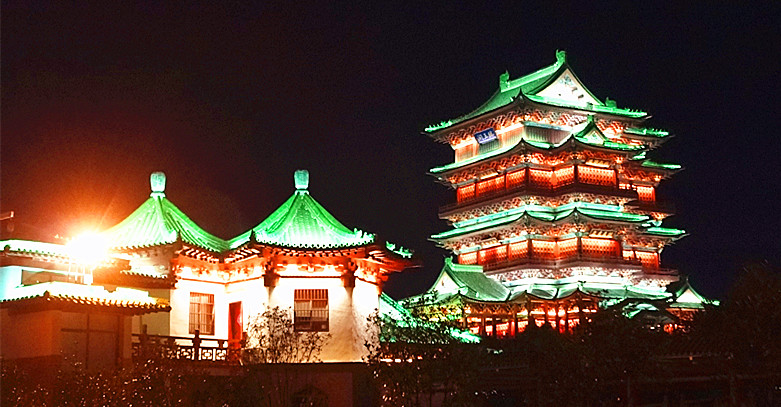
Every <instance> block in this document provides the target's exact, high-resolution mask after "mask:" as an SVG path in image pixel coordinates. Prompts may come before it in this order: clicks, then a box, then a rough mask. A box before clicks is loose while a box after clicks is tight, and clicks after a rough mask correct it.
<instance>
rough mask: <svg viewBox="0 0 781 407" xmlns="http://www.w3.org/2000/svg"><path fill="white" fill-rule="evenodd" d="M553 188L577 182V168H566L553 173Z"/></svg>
mask: <svg viewBox="0 0 781 407" xmlns="http://www.w3.org/2000/svg"><path fill="white" fill-rule="evenodd" d="M553 180H554V182H553V186H554V187H558V186H562V185H569V184H572V183H573V182H575V167H564V168H559V169H558V170H555V171H553Z"/></svg>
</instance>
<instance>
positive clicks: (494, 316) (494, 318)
mask: <svg viewBox="0 0 781 407" xmlns="http://www.w3.org/2000/svg"><path fill="white" fill-rule="evenodd" d="M491 328H493V329H492V332H491V333H492V334H493V335H494V338H498V337H499V335H498V333H497V332H496V311H494V310H491Z"/></svg>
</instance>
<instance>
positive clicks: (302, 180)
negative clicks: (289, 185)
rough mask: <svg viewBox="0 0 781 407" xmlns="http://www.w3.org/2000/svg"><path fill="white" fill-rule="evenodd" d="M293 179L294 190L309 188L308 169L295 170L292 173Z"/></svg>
mask: <svg viewBox="0 0 781 407" xmlns="http://www.w3.org/2000/svg"><path fill="white" fill-rule="evenodd" d="M293 180H294V181H295V184H296V191H306V190H307V188H309V171H307V170H296V172H295V174H293Z"/></svg>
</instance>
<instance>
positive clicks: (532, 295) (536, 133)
mask: <svg viewBox="0 0 781 407" xmlns="http://www.w3.org/2000/svg"><path fill="white" fill-rule="evenodd" d="M648 117H649V116H648V115H647V114H646V113H645V112H642V111H638V110H632V109H626V108H619V107H617V104H616V102H615V101H611V100H609V99H607V100H605V101H604V102H603V101H601V100H599V99H597V98H596V96H594V95H593V94H592V93H591V92H590V91H589V90H588V89H586V87H585V86H584V85H583V84H582V82H581V81H580V80H579V79H578V77H577V76H576V75H575V73H574V72H573V71H572V69H571V68H570V66H569V64H568V62H567V59H566V55H565V54H564V52H557V54H556V63H554V64H553V65H551V66H548V67H546V68H543V69H541V70H538V71H536V72H533V73H531V74H529V75H525V76H522V77H520V78H517V79H512V80H511V79H510V77H509V75H508V74H507V73H505V74H502V75H501V76H500V77H499V89H498V90H497V91H496V92H495V93H494V94H493V95H492V96H491V97H490V98H489V100H488V101H486V102H485V103H484V104H483V105H481V106H480V107H478V108H477V109H475V110H474V111H472V112H470V113H468V114H466V115H463V116H461V117H458V118H456V119H453V120H449V121H445V122H443V123H440V124H439V125H435V126H431V127H429V128H427V129H426V134H427V135H429V136H431V137H432V138H433V139H434V140H436V141H438V142H441V143H446V144H449V145H450V146H451V148H452V149H453V151H454V161H453V162H452V163H449V164H446V165H442V166H439V167H436V168H432V169H431V170H430V171H429V172H430V174H431V175H432V176H434V177H436V178H437V180H438V181H439V182H440V183H442V184H444V185H446V186H448V187H449V188H452V189H453V190H454V192H455V194H454V195H455V199H454V201H453V202H451V203H449V204H447V205H445V206H442V207H441V208H440V211H439V217H440V218H441V219H444V220H447V221H448V223H449V224H450V225H451V228H450V229H448V230H445V231H443V232H441V233H438V234H435V235H433V236H431V239H432V240H433V241H435V242H437V244H439V245H440V246H441V247H443V248H445V249H447V250H449V251H451V252H452V253H453V254H454V261H450V260H449V261H448V263H447V264H446V265H445V267H444V268H443V271H442V274H441V275H440V278H439V279H438V280H437V281H438V283H435V284H434V286H432V288H431V289H430V290H429V292H427V293H425V294H423V295H421V296H417V297H415V298H414V301H407V302H405V305H409V306H412V307H420V306H423V307H429V306H434V307H435V308H436V307H446V308H447V307H448V306H453V307H455V308H454V309H453V310H451V311H450V312H451V315H450V316H449V318H453V315H455V314H452V312H455V313H456V314H457V315H459V316H458V318H462V319H463V324H464V325H466V326H468V327H469V328H470V329H472V330H473V331H475V330H476V332H479V333H481V334H491V333H493V334H494V335H500V333H501V332H505V333H506V332H508V329H510V330H511V331H512V332H517V331H518V330H522V329H523V327H524V326H527V325H528V324H529V323H531V322H532V321H534V323H536V324H538V325H540V324H542V323H545V322H549V323H550V324H552V325H555V327H557V328H560V329H562V330H566V329H569V327H570V326H572V324H576V323H577V322H578V321H580V320H582V319H583V317H584V315H588V313H589V312H593V311H596V310H597V309H598V308H599V307H604V306H609V305H613V304H618V303H621V301H624V300H629V301H630V302H632V303H633V304H635V303H639V302H643V301H663V302H664V301H667V300H669V299H670V298H672V296H673V295H672V294H671V293H669V292H666V290H665V287H666V286H667V285H669V284H670V283H671V282H674V281H676V280H678V274H677V272H676V271H675V270H670V269H665V268H663V267H662V265H661V261H660V255H661V252H662V251H663V249H664V248H665V247H666V246H667V245H669V244H671V243H672V242H674V241H675V240H677V239H679V238H681V237H683V236H684V235H685V232H684V231H683V230H679V229H671V228H666V227H663V226H662V221H663V220H664V219H665V218H666V217H668V216H670V215H671V214H673V212H674V210H673V208H672V206H671V205H669V204H667V203H665V202H663V201H660V200H658V199H657V194H656V189H657V187H658V185H659V183H660V182H661V181H662V180H664V179H666V178H668V177H670V176H671V175H672V174H674V173H675V172H677V171H679V170H680V169H681V166H680V165H677V164H663V163H657V162H654V161H651V160H649V159H648V158H647V157H646V155H647V153H648V152H649V151H651V150H653V149H655V148H656V147H658V146H659V145H661V144H662V143H663V142H664V141H666V140H667V139H668V138H669V136H670V134H669V133H668V132H666V131H663V130H658V129H652V128H649V127H647V126H646V125H645V120H646V119H647V118H648ZM443 282H444V283H443ZM499 287H503V289H504V291H502V290H501V289H500V288H499ZM486 290H488V291H486ZM500 291H502V292H501V293H500ZM489 292H490V293H489ZM662 308H663V307H662ZM432 309H433V308H432ZM541 321H542V322H541ZM503 327H504V328H503Z"/></svg>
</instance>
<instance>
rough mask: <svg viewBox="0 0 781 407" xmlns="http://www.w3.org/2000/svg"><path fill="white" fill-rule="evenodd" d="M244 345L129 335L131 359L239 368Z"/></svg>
mask: <svg viewBox="0 0 781 407" xmlns="http://www.w3.org/2000/svg"><path fill="white" fill-rule="evenodd" d="M243 345H244V341H242V340H228V339H211V338H201V337H200V335H199V333H198V332H197V331H196V334H195V336H194V337H188V336H167V335H147V334H143V333H141V334H133V336H132V343H131V347H132V352H133V359H137V360H138V359H141V358H150V357H162V358H164V359H168V360H177V361H197V362H212V363H218V364H226V365H234V364H239V363H240V361H241V357H242V350H243V347H244V346H243Z"/></svg>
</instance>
